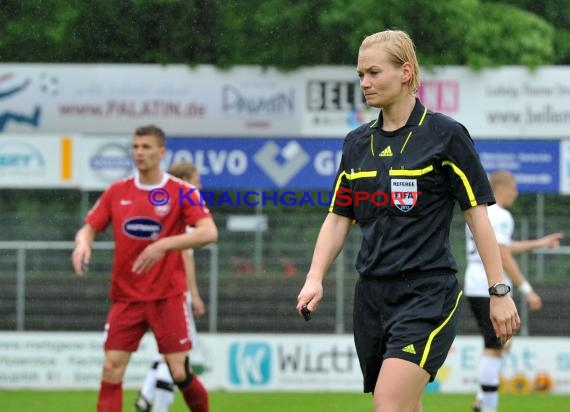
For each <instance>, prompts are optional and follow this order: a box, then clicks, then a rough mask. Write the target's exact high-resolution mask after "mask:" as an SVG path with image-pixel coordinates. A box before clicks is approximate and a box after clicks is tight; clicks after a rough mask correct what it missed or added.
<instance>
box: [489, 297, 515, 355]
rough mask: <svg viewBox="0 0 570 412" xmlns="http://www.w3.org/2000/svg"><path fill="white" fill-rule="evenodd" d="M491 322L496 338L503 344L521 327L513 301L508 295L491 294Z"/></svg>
mask: <svg viewBox="0 0 570 412" xmlns="http://www.w3.org/2000/svg"><path fill="white" fill-rule="evenodd" d="M490 305H491V307H490V311H491V322H492V323H493V328H494V329H495V334H496V335H497V338H499V340H500V341H501V343H502V344H503V345H504V344H505V343H507V341H508V340H509V339H510V338H512V337H513V335H515V334H516V333H517V332H518V330H519V329H520V327H521V319H520V318H519V314H518V312H517V308H516V306H515V302H514V301H513V299H512V298H511V297H510V296H508V295H507V296H491V303H490Z"/></svg>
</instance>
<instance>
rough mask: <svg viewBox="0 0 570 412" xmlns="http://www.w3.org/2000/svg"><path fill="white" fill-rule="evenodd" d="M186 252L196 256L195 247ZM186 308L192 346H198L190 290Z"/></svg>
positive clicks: (187, 228)
mask: <svg viewBox="0 0 570 412" xmlns="http://www.w3.org/2000/svg"><path fill="white" fill-rule="evenodd" d="M193 230H194V228H193V227H192V226H186V233H190V232H192V231H193ZM185 252H186V253H188V254H189V255H190V256H194V249H186V250H185ZM186 305H187V306H188V307H187V308H186V310H187V312H188V323H189V325H190V338H191V339H192V348H196V347H197V346H198V330H197V329H196V321H195V320H194V312H193V311H192V295H191V294H190V291H189V290H188V291H186Z"/></svg>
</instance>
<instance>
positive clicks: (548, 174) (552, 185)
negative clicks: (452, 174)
mask: <svg viewBox="0 0 570 412" xmlns="http://www.w3.org/2000/svg"><path fill="white" fill-rule="evenodd" d="M475 147H476V149H477V151H478V152H479V156H480V158H481V162H482V163H483V167H484V168H485V170H486V171H487V173H492V172H494V171H496V170H509V171H510V172H512V173H513V174H514V175H515V178H516V180H517V186H518V191H519V192H520V193H558V192H559V179H560V177H559V176H560V171H559V164H560V143H559V141H558V140H478V141H476V142H475Z"/></svg>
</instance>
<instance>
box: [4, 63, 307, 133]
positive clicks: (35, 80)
mask: <svg viewBox="0 0 570 412" xmlns="http://www.w3.org/2000/svg"><path fill="white" fill-rule="evenodd" d="M301 87H302V82H301V81H299V80H298V77H297V76H296V75H292V74H283V73H281V72H278V71H277V70H275V69H271V68H266V69H264V68H262V67H255V66H250V67H237V68H234V69H229V70H218V69H216V68H214V67H213V66H205V65H202V66H197V67H194V68H192V67H189V66H185V65H170V66H162V65H127V64H123V65H120V64H115V65H113V64H83V65H80V64H41V65H39V64H7V65H3V66H2V68H1V71H0V132H43V133H46V132H55V133H96V134H117V133H119V134H120V133H132V131H134V129H135V128H137V127H139V126H141V125H144V124H149V123H154V124H157V125H158V126H160V127H162V128H163V129H164V131H165V132H166V133H167V134H168V135H169V136H175V135H184V136H192V135H200V136H204V135H226V136H257V135H262V136H270V135H283V134H289V135H299V134H300V133H301V129H300V124H301V113H300V108H301V98H302V92H301Z"/></svg>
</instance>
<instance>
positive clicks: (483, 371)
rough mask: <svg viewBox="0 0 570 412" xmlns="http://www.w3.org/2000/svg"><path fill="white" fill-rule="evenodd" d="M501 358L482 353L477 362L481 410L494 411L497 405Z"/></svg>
mask: <svg viewBox="0 0 570 412" xmlns="http://www.w3.org/2000/svg"><path fill="white" fill-rule="evenodd" d="M501 364H502V359H501V358H498V357H496V356H489V355H483V357H482V358H481V363H480V364H479V385H480V387H481V390H482V394H483V396H482V397H481V410H482V411H495V410H497V407H498V405H499V376H500V373H501Z"/></svg>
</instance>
